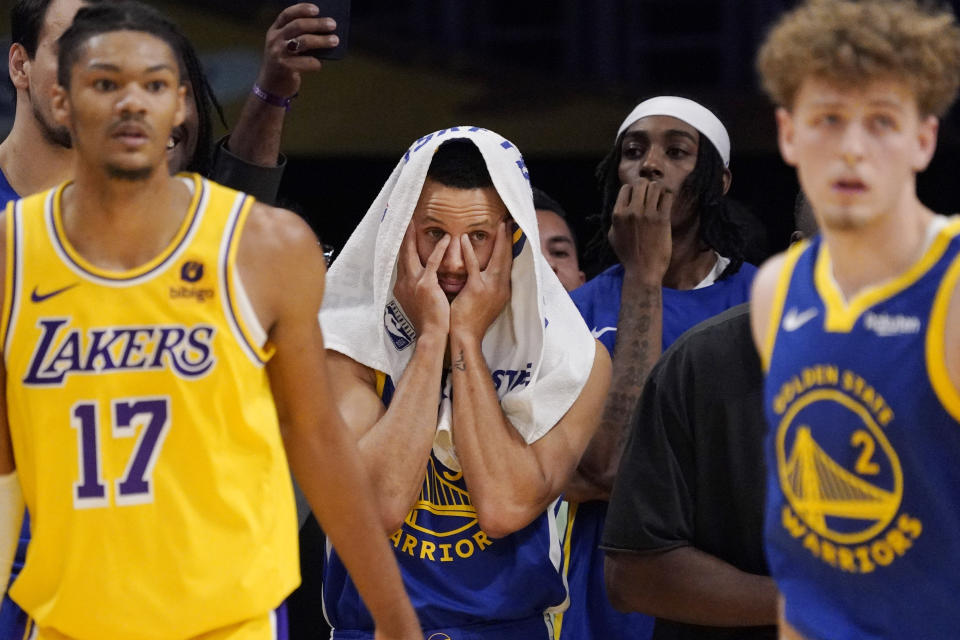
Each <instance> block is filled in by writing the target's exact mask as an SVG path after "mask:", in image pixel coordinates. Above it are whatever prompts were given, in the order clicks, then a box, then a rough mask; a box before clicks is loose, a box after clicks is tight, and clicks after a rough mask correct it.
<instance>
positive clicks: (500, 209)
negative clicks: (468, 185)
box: [411, 178, 507, 300]
mask: <svg viewBox="0 0 960 640" xmlns="http://www.w3.org/2000/svg"><path fill="white" fill-rule="evenodd" d="M506 216H507V207H506V205H504V204H503V200H501V199H500V196H499V194H497V190H496V189H495V188H493V187H484V188H482V189H457V188H455V187H448V186H446V185H443V184H440V183H439V182H435V181H433V180H431V179H430V178H427V180H426V182H424V184H423V190H422V191H421V192H420V200H419V201H418V202H417V207H416V209H414V211H413V220H412V222H411V224H412V225H413V230H414V236H415V237H416V242H417V255H419V256H420V264H422V265H426V263H427V259H428V258H429V257H430V254H431V253H432V252H433V248H434V247H435V246H436V244H437V243H438V242H440V240H441V239H442V238H443V237H444V236H445V235H449V236H450V244H449V245H448V246H447V249H446V252H445V253H444V254H443V260H442V261H441V262H440V267H439V268H438V269H437V279H438V280H439V282H440V288H441V289H443V292H444V293H446V294H447V299H448V300H453V299H454V298H455V297H456V295H457V294H458V293H459V292H460V290H461V289H462V288H463V286H464V285H465V284H466V282H467V267H466V263H465V262H464V259H463V251H462V250H461V248H460V236H461V235H463V234H467V235H468V236H469V238H470V244H471V245H472V246H473V251H474V253H475V254H476V256H477V261H478V262H479V263H480V268H481V269H486V268H487V263H488V262H490V255H491V254H492V253H493V243H494V239H495V238H496V234H497V229H498V228H499V225H500V222H501V221H503V219H504V218H505V217H506Z"/></svg>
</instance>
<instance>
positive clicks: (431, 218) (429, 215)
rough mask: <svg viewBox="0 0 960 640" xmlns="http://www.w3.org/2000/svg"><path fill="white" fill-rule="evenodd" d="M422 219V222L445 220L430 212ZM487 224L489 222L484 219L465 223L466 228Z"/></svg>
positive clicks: (435, 222) (437, 222) (438, 222)
mask: <svg viewBox="0 0 960 640" xmlns="http://www.w3.org/2000/svg"><path fill="white" fill-rule="evenodd" d="M423 221H424V222H432V223H433V224H444V222H445V221H444V220H442V219H440V218H438V217H437V216H435V215H432V214H429V213H428V214H427V215H425V216H424V217H423ZM487 224H489V223H488V222H484V221H482V220H478V221H477V222H471V223H470V224H468V225H467V228H468V229H472V228H473V227H485V226H487Z"/></svg>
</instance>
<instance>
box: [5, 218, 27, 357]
mask: <svg viewBox="0 0 960 640" xmlns="http://www.w3.org/2000/svg"><path fill="white" fill-rule="evenodd" d="M20 209H21V207H20V201H15V202H10V203H9V204H8V205H7V212H6V227H7V228H6V254H5V258H4V262H5V264H4V277H3V308H2V314H3V316H2V319H0V336H2V340H3V342H2V343H0V347H2V348H3V361H4V363H6V361H7V353H8V352H9V345H10V337H11V335H12V334H13V328H14V326H16V320H17V311H18V310H19V308H20V294H21V292H20V289H21V285H20V281H21V277H20V275H21V274H20V272H21V270H22V262H23V261H22V258H21V255H20V254H21V252H22V247H23V243H22V242H21V238H20V233H21V230H20V226H21V225H20V218H19V212H20Z"/></svg>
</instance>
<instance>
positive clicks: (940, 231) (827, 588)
mask: <svg viewBox="0 0 960 640" xmlns="http://www.w3.org/2000/svg"><path fill="white" fill-rule="evenodd" d="M958 276H960V219H951V220H949V221H948V220H947V219H945V218H938V219H937V222H936V224H935V226H934V227H932V228H931V230H930V237H929V246H928V248H927V251H926V253H925V254H924V256H923V257H922V258H920V259H919V260H918V261H917V263H915V264H914V265H913V266H912V267H911V268H910V269H908V270H907V271H906V272H905V273H904V274H902V275H901V276H900V277H898V278H896V279H894V280H892V281H888V282H886V283H882V284H881V285H879V286H875V287H871V288H868V289H866V290H864V291H862V292H860V293H858V294H856V295H855V296H854V297H853V298H851V299H850V300H845V299H844V297H843V296H842V294H841V293H840V291H839V289H838V287H837V285H836V283H835V281H834V280H833V277H832V267H831V266H830V256H829V252H828V249H827V248H826V246H825V245H824V244H822V242H821V241H820V240H819V239H815V240H813V241H812V242H811V243H809V244H804V245H801V246H798V247H794V248H792V249H791V250H790V251H789V252H788V254H787V260H786V265H785V268H784V271H783V273H782V275H781V280H780V282H779V284H778V287H777V290H776V293H775V298H774V300H775V302H774V310H773V314H772V316H771V318H770V323H771V325H770V327H769V333H768V335H767V337H766V343H765V344H764V345H763V347H764V348H763V349H762V354H761V355H762V356H763V360H764V362H765V366H767V367H768V371H767V378H766V384H765V398H766V413H767V418H768V421H769V425H770V431H769V437H768V451H767V461H768V485H767V510H766V525H765V537H766V543H767V554H768V558H769V561H770V568H771V574H772V575H773V576H774V578H775V579H776V580H777V583H778V587H779V588H780V590H781V592H782V593H783V594H784V597H785V601H786V607H787V608H786V612H785V613H786V616H787V620H788V621H789V622H791V624H793V625H794V626H796V627H797V628H798V629H799V630H800V631H801V632H803V633H805V634H808V635H810V636H811V637H836V638H881V637H886V638H890V637H924V638H939V637H952V634H954V633H955V631H956V629H957V628H958V625H960V609H958V608H957V607H956V606H955V601H956V594H957V593H958V592H960V538H958V537H957V535H956V531H957V527H960V465H957V464H956V457H957V455H958V454H960V394H958V393H957V390H956V389H954V388H953V386H952V384H951V383H950V380H949V376H948V375H947V369H946V359H945V356H944V347H943V345H944V326H945V319H946V308H947V302H948V301H949V298H950V293H951V292H952V291H953V290H954V289H955V288H956V285H957V281H958Z"/></svg>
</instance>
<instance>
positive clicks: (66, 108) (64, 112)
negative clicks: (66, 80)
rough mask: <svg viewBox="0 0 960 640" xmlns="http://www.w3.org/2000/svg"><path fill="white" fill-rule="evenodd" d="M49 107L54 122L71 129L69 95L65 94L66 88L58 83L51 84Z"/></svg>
mask: <svg viewBox="0 0 960 640" xmlns="http://www.w3.org/2000/svg"><path fill="white" fill-rule="evenodd" d="M50 109H51V113H52V115H53V120H54V122H56V123H57V124H59V125H60V126H62V127H67V128H68V129H71V130H72V128H73V127H72V125H71V118H70V96H69V95H68V94H67V90H66V89H64V88H63V87H62V86H60V85H59V84H55V85H53V88H52V89H51V90H50Z"/></svg>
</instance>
